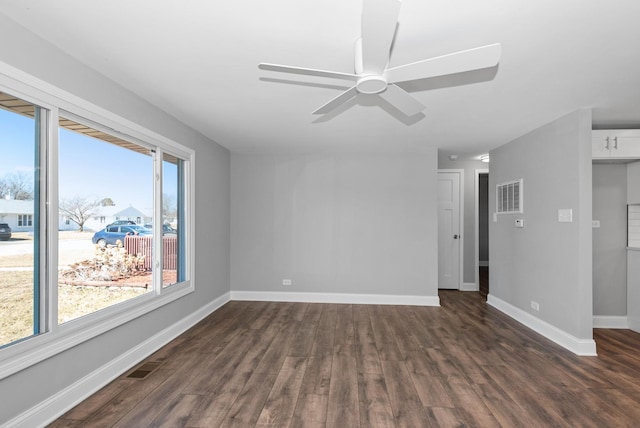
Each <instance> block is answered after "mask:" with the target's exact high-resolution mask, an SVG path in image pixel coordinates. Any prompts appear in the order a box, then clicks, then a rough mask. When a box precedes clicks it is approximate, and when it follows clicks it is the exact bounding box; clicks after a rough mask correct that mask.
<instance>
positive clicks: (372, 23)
mask: <svg viewBox="0 0 640 428" xmlns="http://www.w3.org/2000/svg"><path fill="white" fill-rule="evenodd" d="M400 3H401V2H400V0H363V10H362V30H361V31H362V35H361V37H360V38H359V39H358V40H356V46H355V73H341V72H337V71H327V70H317V69H312V68H304V67H291V66H288V65H278V64H269V63H260V64H259V65H258V67H259V68H260V69H262V70H270V71H278V72H283V73H293V74H304V75H309V76H319V77H328V78H333V79H341V80H349V81H353V82H355V85H354V86H352V87H351V88H349V89H348V90H346V91H344V92H342V93H341V94H340V95H338V96H337V97H335V98H333V99H332V100H330V101H329V102H327V103H326V104H324V105H323V106H322V107H320V108H319V109H317V110H315V111H314V112H313V114H325V113H328V112H330V111H331V110H333V109H334V108H336V107H338V106H339V105H341V104H343V103H345V102H347V101H348V100H350V99H351V98H353V97H355V96H356V95H357V94H359V93H360V94H378V95H379V96H380V97H382V98H383V99H385V100H386V101H387V102H389V103H390V104H392V105H393V106H394V107H395V108H397V109H398V110H400V111H401V112H402V113H404V114H405V115H407V116H413V115H415V114H417V113H419V112H421V111H422V110H424V108H425V106H424V105H423V104H422V103H421V102H420V101H418V100H417V99H415V98H414V97H413V96H411V95H410V94H409V93H408V92H406V91H405V90H404V89H402V88H400V87H399V86H398V85H396V83H401V82H406V81H409V80H418V79H426V78H430V77H438V76H446V75H449V74H455V73H462V72H465V71H471V70H478V69H482V68H489V67H493V66H495V65H497V64H498V62H499V61H500V55H501V51H502V48H501V46H500V44H499V43H495V44H492V45H487V46H481V47H478V48H474V49H468V50H464V51H460V52H455V53H452V54H448V55H442V56H438V57H434V58H429V59H425V60H422V61H417V62H412V63H410V64H405V65H401V66H398V67H392V68H387V66H388V64H389V55H390V51H391V44H392V42H393V38H394V35H395V32H396V26H397V22H398V14H399V12H400Z"/></svg>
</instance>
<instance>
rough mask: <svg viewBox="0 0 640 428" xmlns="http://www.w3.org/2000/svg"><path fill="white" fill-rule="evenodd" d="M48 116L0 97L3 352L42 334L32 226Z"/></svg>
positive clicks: (35, 236)
mask: <svg viewBox="0 0 640 428" xmlns="http://www.w3.org/2000/svg"><path fill="white" fill-rule="evenodd" d="M44 115H46V112H45V111H43V110H41V109H40V108H38V107H37V106H35V105H34V104H32V103H30V102H27V101H24V100H21V99H18V98H16V97H13V96H11V95H9V94H6V93H3V92H0V153H1V155H0V159H2V161H1V162H0V226H1V227H0V229H2V230H1V232H0V233H1V234H2V236H1V238H2V239H1V240H0V346H3V345H6V344H8V343H11V342H15V341H19V340H21V339H24V338H27V337H30V336H32V335H34V334H38V333H40V331H41V328H40V327H41V325H40V320H39V315H40V306H39V303H40V301H39V298H38V295H39V277H38V269H37V268H38V255H39V254H38V252H37V248H38V234H37V230H34V229H33V222H32V221H33V216H34V215H35V216H36V218H37V214H38V207H39V204H38V189H39V188H40V186H39V173H38V172H39V166H40V165H39V157H40V156H39V150H40V141H39V140H40V132H39V131H40V129H41V119H40V118H41V117H43V116H44ZM25 212H29V213H32V214H24V213H25ZM29 228H30V229H29Z"/></svg>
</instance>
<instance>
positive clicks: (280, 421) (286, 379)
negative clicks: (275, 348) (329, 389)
mask: <svg viewBox="0 0 640 428" xmlns="http://www.w3.org/2000/svg"><path fill="white" fill-rule="evenodd" d="M306 368H307V360H306V358H300V357H287V358H286V360H285V362H284V364H283V366H282V370H280V373H279V374H278V377H277V378H276V380H275V383H274V385H273V388H272V389H271V392H270V393H269V397H267V402H266V403H265V405H264V407H263V408H262V412H261V413H260V417H259V418H258V422H257V423H256V426H258V427H287V426H289V424H290V423H291V420H292V419H293V412H294V410H295V408H296V403H297V400H298V395H299V394H300V387H301V386H302V380H303V378H304V372H305V370H306Z"/></svg>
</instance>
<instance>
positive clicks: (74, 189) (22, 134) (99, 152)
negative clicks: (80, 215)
mask: <svg viewBox="0 0 640 428" xmlns="http://www.w3.org/2000/svg"><path fill="white" fill-rule="evenodd" d="M59 132H60V134H59V193H60V197H61V198H72V197H83V198H87V199H98V200H101V199H103V198H111V199H112V200H113V201H114V202H115V204H116V206H118V207H122V208H123V209H124V208H127V207H129V206H130V205H131V206H134V207H136V208H138V209H140V210H142V211H143V212H146V213H149V214H151V208H152V206H153V203H152V200H153V182H152V179H153V160H152V157H151V156H146V155H143V154H141V153H137V152H134V151H131V150H128V149H124V148H122V147H119V146H116V145H114V144H110V143H106V142H104V141H101V140H98V139H95V138H91V137H88V136H85V135H83V134H79V133H76V132H73V131H69V130H66V129H63V128H60V130H59ZM34 150H35V148H34V121H33V119H31V118H29V117H25V116H21V115H18V114H16V113H13V112H9V111H6V110H2V109H0V154H1V155H0V178H2V177H4V176H6V175H7V174H15V173H23V174H28V175H32V174H33V171H34ZM164 168H165V171H164V189H165V190H164V191H163V193H168V194H171V195H173V196H174V197H175V194H176V192H175V189H176V188H177V184H176V176H177V169H176V167H175V165H173V164H169V163H167V162H164ZM169 189H171V190H173V191H170V190H169Z"/></svg>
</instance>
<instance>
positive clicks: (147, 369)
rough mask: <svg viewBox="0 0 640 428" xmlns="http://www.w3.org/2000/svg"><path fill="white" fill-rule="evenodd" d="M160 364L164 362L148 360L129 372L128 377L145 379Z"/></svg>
mask: <svg viewBox="0 0 640 428" xmlns="http://www.w3.org/2000/svg"><path fill="white" fill-rule="evenodd" d="M160 364H162V363H159V362H155V361H147V362H146V363H144V364H143V365H141V366H140V367H138V368H137V369H135V370H134V371H132V372H131V373H129V374H128V375H127V377H128V378H131V379H144V378H146V377H147V376H149V375H150V374H151V373H152V372H153V371H154V370H155V369H157V368H158V367H159V366H160Z"/></svg>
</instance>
